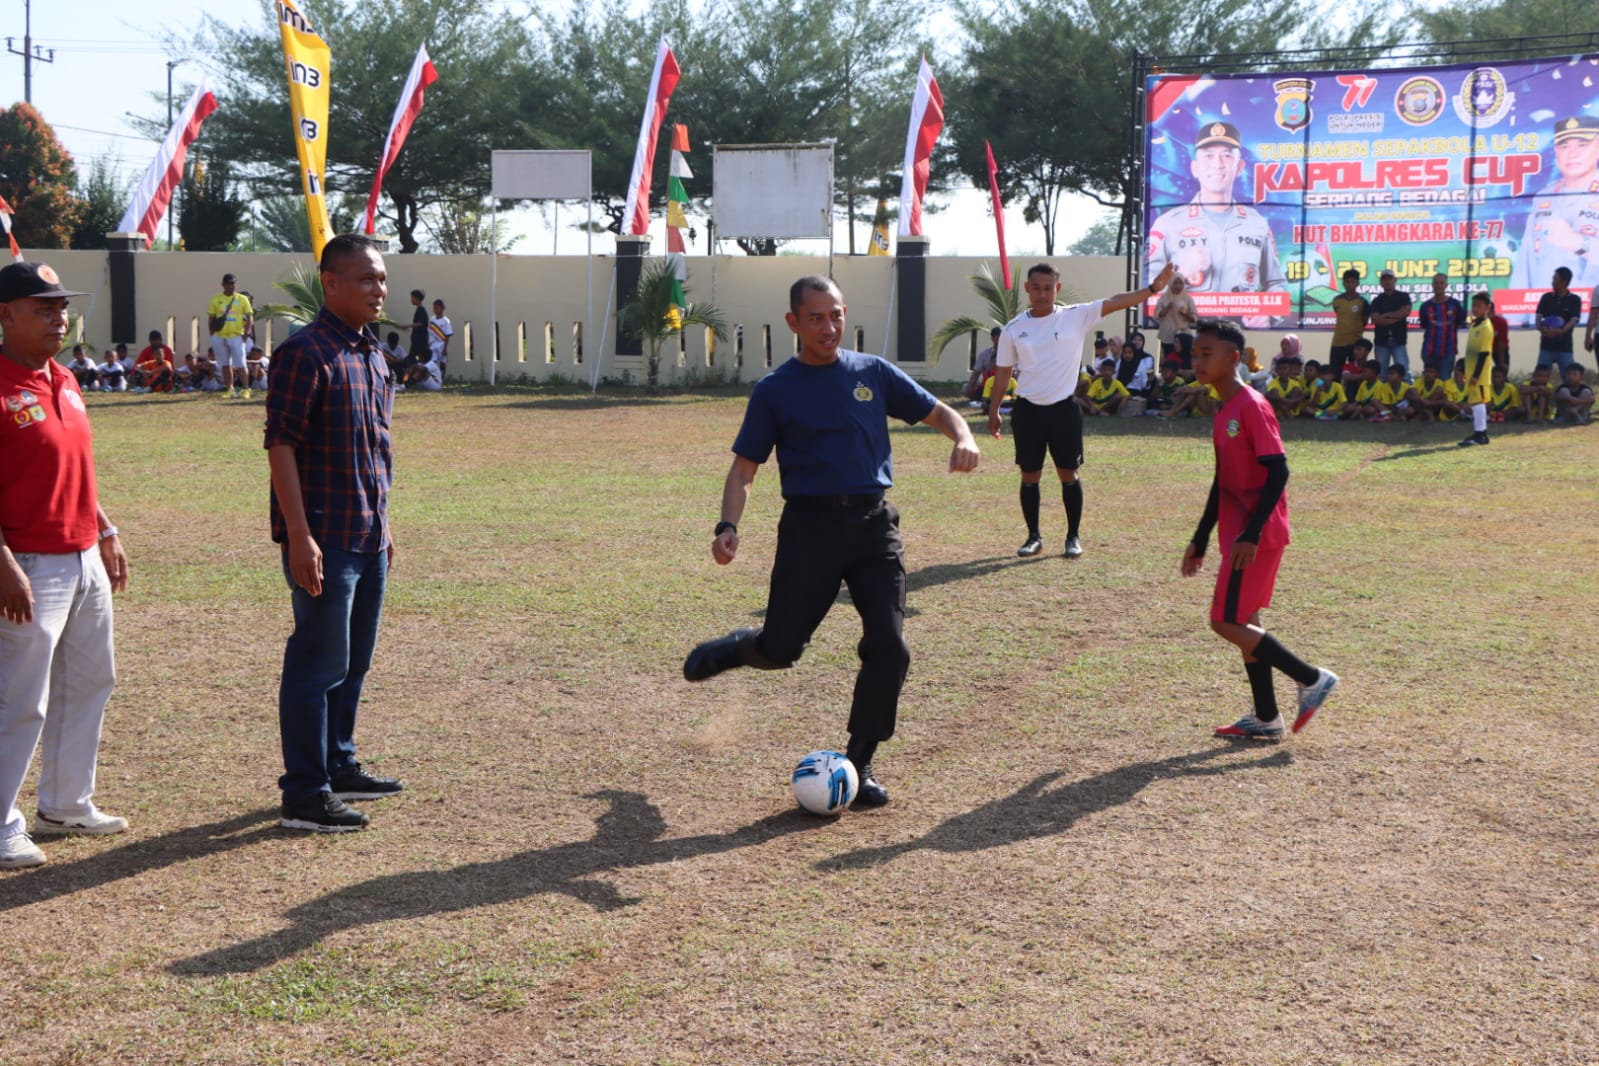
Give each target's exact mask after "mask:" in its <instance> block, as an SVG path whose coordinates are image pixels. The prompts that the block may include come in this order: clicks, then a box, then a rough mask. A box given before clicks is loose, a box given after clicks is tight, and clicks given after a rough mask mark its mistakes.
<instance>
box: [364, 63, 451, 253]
mask: <svg viewBox="0 0 1599 1066" xmlns="http://www.w3.org/2000/svg"><path fill="white" fill-rule="evenodd" d="M438 80H439V72H438V71H437V70H434V69H433V61H432V60H431V59H429V58H428V46H427V45H425V44H424V45H422V46H421V47H419V48H418V49H417V50H416V58H415V59H414V60H412V61H411V73H410V74H409V75H408V76H407V77H406V79H405V88H404V89H401V90H400V102H399V103H398V104H397V105H395V108H394V121H392V122H390V123H389V135H388V136H387V137H386V138H384V140H383V160H382V162H380V163H379V164H378V172H377V174H376V175H374V176H373V178H372V194H371V195H370V196H368V197H367V198H366V231H367V232H368V233H375V232H377V230H376V226H377V221H376V219H377V213H378V195H379V194H380V193H382V192H383V179H384V177H386V176H387V175H388V173H389V168H390V167H392V166H393V165H394V161H395V160H396V159H398V158H399V157H400V149H401V148H403V147H405V138H406V137H407V136H409V135H410V133H411V126H412V125H413V124H414V123H415V122H416V116H418V115H420V114H421V113H422V92H423V90H424V89H426V88H427V87H428V86H429V85H432V84H433V83H434V82H436V81H438Z"/></svg>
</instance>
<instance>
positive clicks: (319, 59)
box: [276, 0, 333, 259]
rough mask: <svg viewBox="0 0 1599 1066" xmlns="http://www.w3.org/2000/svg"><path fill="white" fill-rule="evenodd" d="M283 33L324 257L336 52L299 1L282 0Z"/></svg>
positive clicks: (298, 143) (305, 177)
mask: <svg viewBox="0 0 1599 1066" xmlns="http://www.w3.org/2000/svg"><path fill="white" fill-rule="evenodd" d="M276 3H277V7H278V29H279V30H280V31H282V33H283V61H284V65H285V66H286V67H287V68H288V73H289V110H290V112H292V114H293V116H294V145H295V148H297V149H298V150H299V153H300V182H301V184H302V185H304V186H305V214H306V218H307V219H308V220H309V221H310V223H311V251H312V253H313V254H314V255H315V256H316V257H317V258H318V259H321V258H322V246H323V245H325V244H327V243H328V241H329V240H331V239H332V237H333V223H332V222H330V221H329V220H328V201H327V197H326V192H327V189H326V186H325V183H324V181H323V176H324V175H325V174H326V173H327V166H328V100H329V97H330V93H329V89H328V70H329V68H330V67H331V66H332V65H333V53H332V52H331V51H329V49H328V46H327V44H326V43H325V42H324V41H323V40H322V38H321V37H318V36H317V33H316V30H314V29H313V28H312V27H311V22H310V20H309V19H307V18H306V17H305V16H304V15H302V14H301V13H300V10H299V8H297V7H295V6H294V0H276Z"/></svg>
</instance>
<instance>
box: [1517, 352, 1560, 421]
mask: <svg viewBox="0 0 1599 1066" xmlns="http://www.w3.org/2000/svg"><path fill="white" fill-rule="evenodd" d="M1550 366H1551V364H1549V363H1539V364H1538V365H1537V366H1536V367H1535V368H1533V371H1532V378H1531V379H1530V380H1529V381H1528V382H1527V383H1526V384H1525V385H1523V386H1522V387H1521V410H1522V415H1523V417H1525V418H1526V420H1527V421H1528V422H1530V423H1532V424H1533V425H1535V426H1541V425H1544V424H1545V423H1547V422H1550V421H1552V420H1553V419H1554V417H1555V388H1554V386H1553V385H1552V384H1550V382H1549V367H1550Z"/></svg>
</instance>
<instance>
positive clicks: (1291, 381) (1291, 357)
mask: <svg viewBox="0 0 1599 1066" xmlns="http://www.w3.org/2000/svg"><path fill="white" fill-rule="evenodd" d="M1289 339H1290V338H1289V337H1284V338H1283V344H1284V346H1285V348H1286V346H1287V344H1288V341H1289ZM1292 339H1293V340H1294V341H1295V342H1297V341H1298V340H1299V338H1298V337H1293V338H1292ZM1300 366H1301V364H1300V361H1299V355H1298V353H1297V352H1294V353H1289V352H1287V351H1286V350H1285V351H1284V352H1282V353H1281V354H1279V355H1278V356H1277V358H1276V359H1274V360H1273V361H1272V369H1273V370H1275V371H1276V374H1274V375H1273V376H1272V378H1271V380H1270V381H1268V382H1266V401H1267V402H1268V403H1270V404H1271V409H1272V410H1273V411H1275V412H1276V414H1277V420H1278V421H1279V422H1286V421H1288V420H1289V419H1290V418H1292V417H1294V416H1295V415H1297V414H1298V413H1299V408H1300V406H1301V405H1302V404H1303V403H1304V402H1305V389H1304V386H1303V384H1302V379H1301V378H1300V376H1299V372H1300Z"/></svg>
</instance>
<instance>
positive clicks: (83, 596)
mask: <svg viewBox="0 0 1599 1066" xmlns="http://www.w3.org/2000/svg"><path fill="white" fill-rule="evenodd" d="M16 558H17V563H18V565H20V566H21V567H22V570H23V572H24V573H26V574H27V575H28V581H29V583H30V584H31V585H32V586H33V601H34V602H33V621H31V622H29V623H27V624H26V625H17V624H16V623H14V622H12V621H11V620H10V619H8V618H6V617H4V616H3V615H0V809H4V810H5V812H6V820H5V824H4V826H0V838H3V837H9V836H14V835H16V834H17V833H21V832H24V831H25V830H26V827H27V822H26V821H25V820H24V818H23V816H22V812H21V811H20V810H18V809H17V794H18V793H19V792H21V791H22V781H23V778H25V777H26V776H27V774H28V764H29V763H30V762H32V761H33V752H34V749H35V748H36V747H38V746H39V743H40V740H41V739H42V740H43V742H44V745H43V746H44V753H43V756H42V758H41V761H40V766H39V810H40V811H42V812H43V813H44V814H47V815H49V816H50V817H53V818H64V817H69V816H72V815H79V814H87V813H88V812H89V809H90V806H91V804H90V799H91V797H92V796H93V795H94V768H95V759H96V756H97V755H98V754H99V750H100V725H101V723H102V722H103V721H104V720H105V706H106V701H108V700H109V699H110V698H111V690H112V689H113V688H115V687H116V680H117V678H116V659H115V653H114V651H113V641H112V630H111V579H110V578H109V577H107V576H106V572H105V564H104V563H102V562H101V561H100V551H99V548H98V547H95V548H90V549H88V550H87V551H82V552H73V553H70V554H67V555H36V554H30V553H27V552H18V553H17V554H16Z"/></svg>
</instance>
